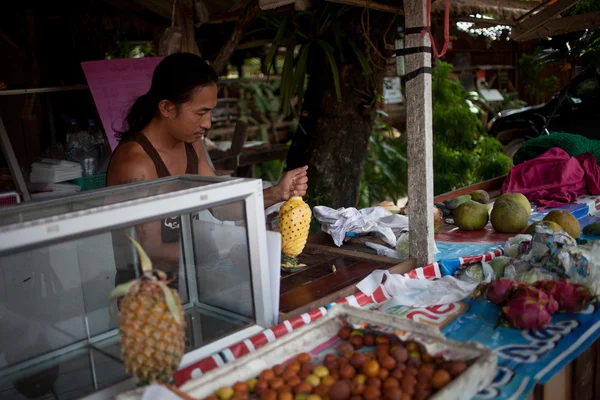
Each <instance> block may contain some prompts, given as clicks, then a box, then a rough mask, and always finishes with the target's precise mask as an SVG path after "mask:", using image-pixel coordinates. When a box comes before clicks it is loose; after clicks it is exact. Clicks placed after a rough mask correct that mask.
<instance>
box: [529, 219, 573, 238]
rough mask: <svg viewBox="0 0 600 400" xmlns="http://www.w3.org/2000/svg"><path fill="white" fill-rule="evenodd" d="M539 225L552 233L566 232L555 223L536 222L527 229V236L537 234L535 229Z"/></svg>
mask: <svg viewBox="0 0 600 400" xmlns="http://www.w3.org/2000/svg"><path fill="white" fill-rule="evenodd" d="M538 225H542V226H545V227H546V228H548V229H550V230H551V231H555V232H556V231H559V232H564V229H563V228H562V227H561V226H560V225H559V224H557V223H556V222H554V221H538V222H534V223H533V224H531V225H529V226H528V227H527V230H526V231H525V233H526V234H527V235H533V233H534V232H535V227H536V226H538Z"/></svg>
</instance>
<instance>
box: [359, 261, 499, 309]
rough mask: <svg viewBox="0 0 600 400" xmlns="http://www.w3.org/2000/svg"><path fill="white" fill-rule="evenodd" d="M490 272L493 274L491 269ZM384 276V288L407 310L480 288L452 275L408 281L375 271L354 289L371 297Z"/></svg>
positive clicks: (448, 300) (460, 296)
mask: <svg viewBox="0 0 600 400" xmlns="http://www.w3.org/2000/svg"><path fill="white" fill-rule="evenodd" d="M488 266H489V264H488ZM489 270H491V271H492V273H493V270H492V269H491V267H490V268H489ZM489 270H488V271H489ZM384 277H387V279H386V281H385V282H384V283H383V287H384V288H385V290H386V291H387V292H388V293H389V294H390V295H391V296H392V297H393V301H394V302H395V303H396V304H398V305H403V306H410V307H428V306H434V305H438V304H448V303H455V302H457V301H460V300H463V299H465V298H467V297H469V296H470V295H471V294H472V293H473V291H474V290H475V289H476V288H477V286H478V285H479V283H470V282H463V281H461V280H458V279H456V278H454V277H452V276H444V277H443V278H441V279H436V280H425V279H411V278H408V277H405V276H403V275H399V274H390V272H389V271H385V270H380V269H378V270H375V271H373V272H372V273H371V274H370V275H369V276H367V277H366V278H365V279H363V280H362V281H360V282H359V283H358V285H356V287H357V288H358V290H360V291H361V292H363V293H364V294H366V295H367V296H370V295H372V294H373V292H374V291H375V290H376V289H377V288H378V287H379V285H380V284H381V281H382V280H383V278H384ZM492 279H493V278H492V276H491V275H488V276H487V277H486V280H485V281H484V282H490V281H491V280H492Z"/></svg>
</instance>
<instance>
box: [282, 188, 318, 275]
mask: <svg viewBox="0 0 600 400" xmlns="http://www.w3.org/2000/svg"><path fill="white" fill-rule="evenodd" d="M311 216H312V213H311V211H310V207H309V206H308V204H306V203H305V202H304V201H303V200H302V197H300V196H294V197H292V198H290V199H289V200H288V201H286V202H285V203H284V204H283V205H282V206H281V208H280V210H279V232H280V233H281V252H282V253H283V257H282V259H281V268H282V270H283V271H285V272H293V271H296V270H298V269H299V268H301V267H305V266H306V265H304V264H298V259H297V257H298V256H299V255H300V254H301V253H302V250H304V246H306V241H307V240H308V232H309V230H310V218H311Z"/></svg>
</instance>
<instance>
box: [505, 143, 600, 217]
mask: <svg viewBox="0 0 600 400" xmlns="http://www.w3.org/2000/svg"><path fill="white" fill-rule="evenodd" d="M502 193H522V194H523V195H525V197H527V198H528V199H529V200H530V201H535V202H537V204H538V209H544V208H548V207H560V206H562V205H565V204H569V203H574V202H575V201H576V200H577V197H578V196H579V195H583V194H594V195H595V194H600V167H599V166H598V164H597V163H596V158H595V157H594V155H593V154H592V153H583V154H580V155H578V156H577V157H571V156H570V155H569V154H568V153H567V152H566V151H564V150H563V149H560V148H558V147H556V148H552V149H550V150H548V151H546V152H545V153H543V154H541V155H539V156H538V157H536V158H534V159H533V160H529V161H526V162H524V163H522V164H519V165H515V166H514V167H513V168H512V169H511V170H510V172H509V173H508V176H507V177H506V180H505V181H504V184H503V185H502Z"/></svg>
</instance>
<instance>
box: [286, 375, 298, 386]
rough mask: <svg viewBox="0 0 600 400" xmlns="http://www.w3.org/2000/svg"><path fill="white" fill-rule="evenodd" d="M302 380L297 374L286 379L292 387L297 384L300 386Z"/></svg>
mask: <svg viewBox="0 0 600 400" xmlns="http://www.w3.org/2000/svg"><path fill="white" fill-rule="evenodd" d="M300 382H302V380H301V379H300V377H299V376H297V375H294V376H291V377H290V378H289V379H287V380H286V381H285V383H286V385H288V386H290V387H296V386H298V384H300Z"/></svg>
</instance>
